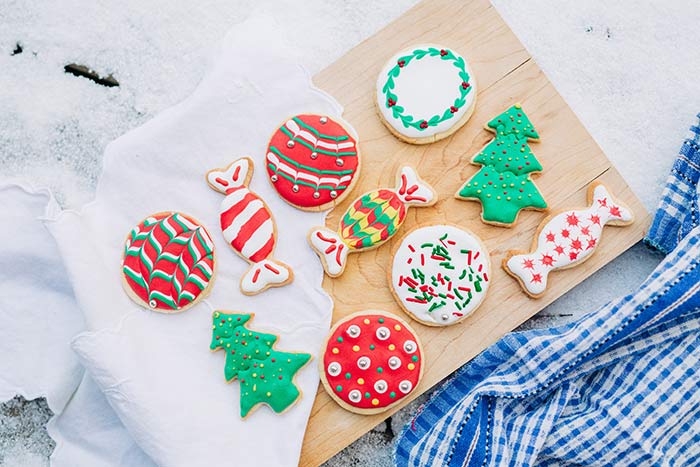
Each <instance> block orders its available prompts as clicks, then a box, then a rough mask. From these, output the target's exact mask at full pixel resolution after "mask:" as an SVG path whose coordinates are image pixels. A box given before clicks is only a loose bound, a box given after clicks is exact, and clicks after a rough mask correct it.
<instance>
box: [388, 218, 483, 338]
mask: <svg viewBox="0 0 700 467" xmlns="http://www.w3.org/2000/svg"><path fill="white" fill-rule="evenodd" d="M490 278H491V260H490V257H489V253H488V250H487V249H486V247H485V246H484V245H483V244H482V242H481V240H480V239H479V238H478V237H477V236H476V235H474V234H473V233H471V232H469V231H466V230H462V229H461V228H458V227H456V226H454V225H449V224H436V225H428V226H419V227H416V228H414V229H413V230H412V231H410V232H408V233H407V234H406V235H405V236H404V237H403V238H402V239H401V241H400V242H399V244H398V245H397V246H396V247H395V249H394V254H393V263H392V267H391V269H390V270H389V282H390V283H391V291H392V293H393V295H394V298H395V299H396V301H397V302H398V303H399V305H401V308H403V309H404V311H406V313H408V314H409V315H410V316H411V317H412V318H414V319H416V320H418V321H420V322H421V323H423V324H427V325H429V326H448V325H450V324H455V323H457V322H459V321H461V320H463V319H464V318H466V317H467V316H469V315H470V314H472V313H473V312H474V311H475V310H476V309H477V308H478V307H479V305H481V303H482V302H483V300H484V298H485V297H486V293H487V291H488V289H489V284H490Z"/></svg>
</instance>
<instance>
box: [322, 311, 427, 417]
mask: <svg viewBox="0 0 700 467" xmlns="http://www.w3.org/2000/svg"><path fill="white" fill-rule="evenodd" d="M321 353H322V355H323V357H322V360H321V361H320V363H319V365H320V373H321V381H322V382H323V386H324V387H325V389H326V391H327V392H328V394H330V396H331V397H332V398H333V400H335V401H336V402H337V403H338V404H340V406H341V407H343V408H344V409H346V410H349V411H351V412H356V413H360V414H373V413H379V412H383V411H385V410H387V409H389V408H391V407H392V406H394V405H396V404H397V403H399V402H401V400H402V399H404V398H405V397H406V396H408V395H409V394H410V393H411V392H412V391H413V390H414V389H415V388H416V386H418V383H419V382H420V379H421V377H422V376H423V349H422V348H421V345H420V341H419V340H418V337H417V336H416V333H415V332H414V331H413V329H411V328H410V326H408V324H406V323H405V322H404V321H403V320H401V319H400V318H398V317H397V316H394V315H391V314H389V313H385V312H382V311H365V312H360V313H355V314H352V315H350V316H348V317H346V318H344V319H342V320H340V321H339V322H338V323H336V324H335V326H333V328H332V329H331V331H330V334H329V336H328V340H327V341H326V345H325V346H324V347H323V349H322V350H321Z"/></svg>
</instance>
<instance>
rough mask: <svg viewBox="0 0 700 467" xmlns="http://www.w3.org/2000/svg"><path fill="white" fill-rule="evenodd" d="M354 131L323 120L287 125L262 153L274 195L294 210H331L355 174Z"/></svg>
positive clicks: (308, 118)
mask: <svg viewBox="0 0 700 467" xmlns="http://www.w3.org/2000/svg"><path fill="white" fill-rule="evenodd" d="M353 134H354V132H353V131H351V130H350V129H349V128H346V127H345V126H344V125H343V124H342V123H340V122H339V121H336V120H334V119H332V118H330V117H328V116H326V115H313V114H303V115H296V116H294V117H292V118H290V119H288V120H286V121H285V122H284V123H283V124H282V125H281V126H280V127H279V128H278V129H277V131H276V132H275V133H274V134H273V135H272V138H271V139H270V143H269V145H268V148H267V159H266V162H267V174H268V177H269V178H270V181H271V182H272V185H273V186H274V188H275V190H277V193H279V195H280V196H281V197H282V199H284V200H285V201H286V202H288V203H289V204H291V205H292V206H295V207H297V208H299V209H303V210H309V211H320V210H323V209H327V208H331V207H333V206H334V205H335V204H336V203H338V202H339V201H340V200H341V199H343V198H344V197H345V195H346V194H348V193H350V191H351V189H352V186H353V185H354V183H355V181H356V180H357V174H358V173H359V171H360V151H359V148H358V147H357V141H356V140H357V138H356V137H354V136H353Z"/></svg>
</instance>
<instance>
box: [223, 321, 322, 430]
mask: <svg viewBox="0 0 700 467" xmlns="http://www.w3.org/2000/svg"><path fill="white" fill-rule="evenodd" d="M254 316H255V315H254V314H253V313H250V314H248V313H244V314H239V313H233V312H227V311H215V312H214V314H213V315H212V318H213V324H212V339H211V345H210V349H211V350H212V351H217V350H219V349H223V350H224V354H225V356H226V363H225V365H224V377H225V378H226V381H227V382H231V381H233V380H234V379H236V378H237V379H238V381H239V382H240V384H241V391H240V394H241V403H240V405H241V418H245V417H247V416H248V415H249V414H250V413H252V411H254V410H255V409H256V408H257V407H258V406H259V405H260V404H265V405H268V406H270V408H271V409H272V410H274V411H275V412H276V413H282V412H285V411H287V410H288V409H289V408H290V407H291V406H292V405H294V403H295V402H296V401H298V400H299V399H300V398H301V390H300V389H299V388H298V387H297V386H296V384H295V383H294V378H295V376H296V374H297V372H298V371H299V370H300V369H302V368H303V367H304V366H305V365H306V364H307V363H308V362H309V360H311V355H309V354H307V353H299V352H282V351H279V350H276V349H274V348H273V346H274V344H275V342H277V339H278V338H279V336H276V335H274V334H266V333H262V332H257V331H253V330H251V329H248V327H247V323H248V322H249V321H250V320H252V319H253V317H254Z"/></svg>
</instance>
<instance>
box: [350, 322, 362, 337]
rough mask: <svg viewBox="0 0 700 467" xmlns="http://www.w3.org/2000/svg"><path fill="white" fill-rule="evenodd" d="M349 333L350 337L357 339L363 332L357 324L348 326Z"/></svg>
mask: <svg viewBox="0 0 700 467" xmlns="http://www.w3.org/2000/svg"><path fill="white" fill-rule="evenodd" d="M347 333H348V336H350V337H353V338H355V337H359V336H360V334H361V333H362V330H361V329H360V326H358V325H357V324H352V325H350V326H348V330H347Z"/></svg>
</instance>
